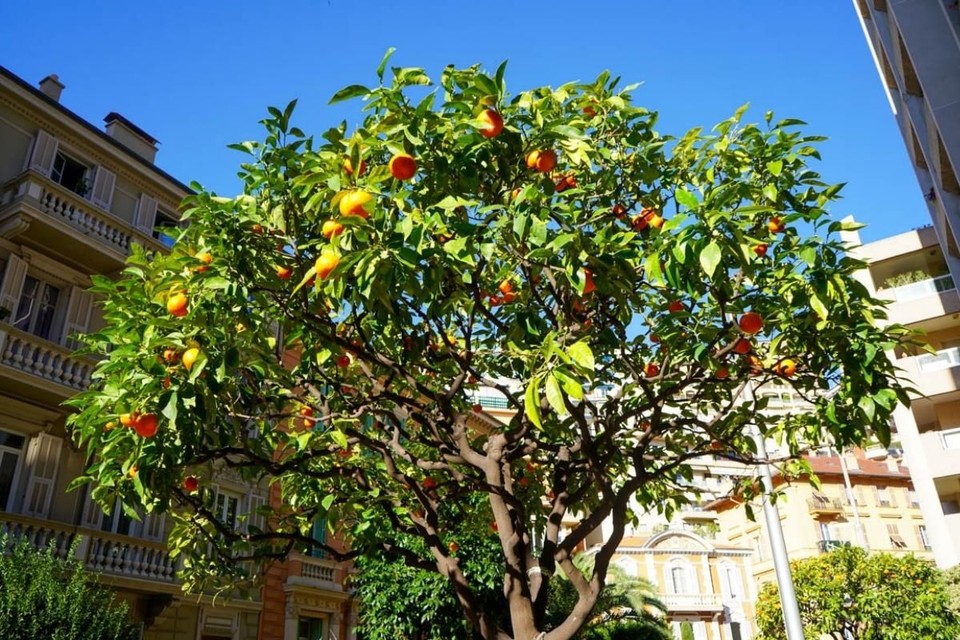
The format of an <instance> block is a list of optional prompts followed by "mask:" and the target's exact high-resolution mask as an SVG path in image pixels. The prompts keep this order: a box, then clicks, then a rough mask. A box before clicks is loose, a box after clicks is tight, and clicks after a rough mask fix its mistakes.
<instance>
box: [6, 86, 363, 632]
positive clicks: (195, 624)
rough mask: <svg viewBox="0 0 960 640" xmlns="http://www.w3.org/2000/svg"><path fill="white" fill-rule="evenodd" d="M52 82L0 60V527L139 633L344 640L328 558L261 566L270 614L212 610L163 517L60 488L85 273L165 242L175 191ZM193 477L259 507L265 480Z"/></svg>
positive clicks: (128, 127) (77, 380) (143, 139)
mask: <svg viewBox="0 0 960 640" xmlns="http://www.w3.org/2000/svg"><path fill="white" fill-rule="evenodd" d="M63 88H64V87H63V85H62V84H61V83H60V82H59V80H58V79H57V78H56V77H54V76H50V77H48V78H45V79H44V80H43V81H41V83H40V86H39V87H34V86H31V85H29V84H28V83H26V82H24V81H23V80H22V79H20V78H18V77H17V76H16V75H14V74H13V73H12V72H10V71H8V70H6V69H3V68H2V67H0V533H5V534H10V535H11V536H15V537H25V538H27V539H29V540H30V541H32V542H33V543H35V544H37V545H46V544H48V543H49V542H51V541H53V542H54V543H55V544H56V547H57V549H58V550H59V552H60V553H64V554H65V553H68V551H69V549H70V546H71V544H73V543H76V544H77V546H76V550H75V554H76V555H77V556H78V558H79V559H80V560H81V561H82V563H83V564H84V565H85V566H86V567H87V568H88V569H89V570H91V571H95V572H98V573H100V574H102V578H101V582H103V583H105V584H107V585H110V586H111V587H113V588H115V589H116V591H117V593H118V594H119V596H120V597H121V598H123V599H124V600H126V601H127V602H128V603H129V604H130V607H131V613H132V615H133V617H134V619H135V620H136V621H137V622H138V623H139V624H140V625H141V628H142V637H143V638H144V640H213V639H221V638H222V639H228V638H229V639H231V640H253V639H254V638H258V637H267V638H278V639H279V638H283V640H294V639H297V640H299V639H301V638H303V639H304V640H321V639H323V640H327V639H328V638H349V637H351V633H350V632H349V627H350V624H348V623H349V622H350V621H349V620H348V618H347V615H346V612H345V610H344V608H343V603H344V602H345V601H346V600H347V599H348V597H349V594H348V593H347V592H346V590H345V588H344V586H343V578H344V577H345V571H344V569H343V567H340V566H338V564H337V563H335V562H333V561H332V560H329V559H326V558H323V557H315V556H314V555H311V554H308V553H304V554H297V555H295V556H294V558H293V559H292V560H291V562H289V563H286V564H284V565H282V566H279V567H277V568H275V569H274V570H273V571H272V572H271V574H270V577H269V580H268V582H269V585H270V588H271V589H273V590H274V591H276V592H274V591H271V593H270V594H269V595H270V596H272V598H268V599H270V600H271V602H272V606H274V607H279V608H280V610H279V611H271V610H270V609H269V607H268V609H267V610H266V611H264V605H263V604H262V603H263V601H264V600H263V599H262V598H261V594H260V593H255V594H253V595H252V596H251V597H249V598H240V597H236V598H233V599H224V598H223V597H220V598H218V599H217V600H216V603H214V600H213V599H212V598H210V597H207V596H200V595H196V594H185V593H183V592H182V590H181V588H180V583H179V581H178V580H177V577H176V575H175V572H176V569H177V564H176V562H175V561H173V560H172V559H171V558H170V556H169V554H168V552H167V549H166V545H165V539H166V534H167V532H168V529H169V527H170V525H171V523H170V522H168V519H167V518H165V517H164V516H163V515H158V516H149V517H145V518H144V519H143V520H142V522H138V521H136V520H134V519H130V518H127V517H125V516H124V515H122V513H121V512H120V510H113V511H112V512H111V513H110V514H109V515H108V514H105V513H104V512H103V511H101V510H100V509H99V508H98V507H97V506H96V505H95V504H93V503H92V502H91V501H90V500H89V498H88V496H87V492H86V491H85V490H80V491H75V492H71V493H67V492H66V487H67V485H68V484H69V483H70V481H72V480H73V479H74V478H75V477H76V476H78V475H80V474H81V473H82V471H83V470H84V455H83V453H82V452H81V451H79V450H77V449H76V448H75V447H74V446H73V445H72V443H71V442H70V441H69V439H68V438H67V437H66V433H65V431H64V420H65V415H66V410H65V409H64V408H63V407H62V406H61V403H62V402H63V401H64V400H66V399H67V398H69V397H70V396H72V395H73V394H75V393H76V392H78V391H80V390H82V389H83V388H85V386H86V385H87V384H88V383H89V382H90V375H91V372H92V370H93V367H94V362H93V361H92V360H90V359H88V358H86V357H78V356H75V355H73V353H72V352H73V348H74V347H75V345H74V344H73V342H72V341H71V339H70V336H71V335H73V334H75V333H78V332H85V331H90V330H95V329H97V328H98V327H99V326H101V322H102V321H101V318H100V314H99V311H98V308H97V306H96V305H95V304H94V299H93V297H92V296H91V294H90V293H88V292H87V291H86V289H87V288H88V287H89V286H90V284H91V282H90V275H91V274H104V275H108V276H110V275H114V274H117V273H118V272H119V270H120V269H121V268H122V266H123V264H124V260H125V259H126V257H127V255H128V254H129V252H130V247H131V245H133V244H134V243H136V244H140V245H143V246H145V247H146V248H148V249H152V250H163V249H164V248H165V247H166V246H169V245H170V243H171V242H172V237H171V236H170V233H171V232H172V229H173V228H174V227H176V225H177V224H178V216H179V214H178V207H179V204H180V202H181V200H182V199H183V198H184V197H185V196H186V195H187V194H188V188H187V187H186V186H185V185H184V184H182V183H181V182H180V181H178V180H177V179H175V178H174V177H172V176H170V175H169V174H167V173H166V172H164V171H163V170H161V169H160V168H158V167H157V166H156V164H155V163H154V160H155V156H156V153H157V146H156V141H155V140H154V139H153V138H152V137H151V136H149V134H147V133H146V132H144V131H143V130H142V129H140V128H139V127H137V126H136V125H134V124H133V123H132V122H130V121H129V120H127V119H126V118H124V117H123V116H121V115H119V114H116V113H111V114H109V115H108V116H107V117H106V118H105V123H106V126H105V128H104V129H100V128H98V127H95V126H93V125H92V124H90V123H89V122H87V121H85V120H84V119H83V118H80V117H79V116H77V115H76V114H74V113H73V112H71V111H70V110H69V109H67V108H65V107H64V106H63V105H61V104H60V97H61V91H62V90H63ZM207 477H208V478H209V484H208V485H207V490H208V491H209V492H210V495H211V498H210V500H211V505H212V507H213V509H214V510H215V512H216V513H217V514H218V515H219V516H220V517H221V519H222V520H223V521H225V522H227V523H229V524H232V525H234V526H238V527H243V526H246V525H245V524H244V519H243V516H244V514H251V513H253V511H254V510H255V509H256V507H257V506H258V505H261V504H264V502H265V501H266V500H267V489H266V487H257V486H250V485H249V484H247V483H245V482H244V481H242V480H241V479H240V478H239V477H238V476H235V475H231V474H229V473H225V472H213V473H212V474H211V475H208V476H207ZM255 518H256V517H253V518H251V521H254V522H255ZM317 555H320V554H317ZM277 593H279V594H280V597H279V598H277V597H276V596H277Z"/></svg>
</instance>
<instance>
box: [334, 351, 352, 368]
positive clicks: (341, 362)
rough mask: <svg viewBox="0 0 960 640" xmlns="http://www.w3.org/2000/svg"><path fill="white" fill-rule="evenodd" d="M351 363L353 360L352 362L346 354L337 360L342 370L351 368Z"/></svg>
mask: <svg viewBox="0 0 960 640" xmlns="http://www.w3.org/2000/svg"><path fill="white" fill-rule="evenodd" d="M351 362H353V360H351V359H350V356H348V355H347V354H345V353H344V354H343V355H341V356H340V357H339V358H337V366H338V367H340V368H341V369H346V368H347V367H349V366H350V363H351Z"/></svg>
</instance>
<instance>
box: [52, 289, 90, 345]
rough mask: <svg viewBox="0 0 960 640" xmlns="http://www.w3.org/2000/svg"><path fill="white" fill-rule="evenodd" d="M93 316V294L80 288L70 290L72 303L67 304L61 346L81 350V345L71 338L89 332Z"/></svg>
mask: <svg viewBox="0 0 960 640" xmlns="http://www.w3.org/2000/svg"><path fill="white" fill-rule="evenodd" d="M92 314H93V294H92V293H90V292H89V291H84V290H83V289H81V288H80V287H76V286H75V287H72V288H71V289H70V302H69V303H68V304H67V315H66V317H65V318H64V320H63V335H62V336H61V339H60V344H62V345H64V346H67V347H70V348H71V349H77V348H79V347H80V343H79V342H77V341H76V340H71V339H70V336H72V335H74V334H76V333H86V332H87V331H89V330H90V318H91V316H92Z"/></svg>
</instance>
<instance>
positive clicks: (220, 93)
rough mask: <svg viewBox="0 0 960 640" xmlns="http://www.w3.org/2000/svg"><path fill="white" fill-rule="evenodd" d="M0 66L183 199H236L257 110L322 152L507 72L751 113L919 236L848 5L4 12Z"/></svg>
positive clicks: (92, 5)
mask: <svg viewBox="0 0 960 640" xmlns="http://www.w3.org/2000/svg"><path fill="white" fill-rule="evenodd" d="M2 13H3V18H4V19H3V20H2V21H0V64H2V65H3V66H5V67H7V68H9V69H10V70H12V71H13V72H14V73H16V74H18V75H20V76H21V77H23V78H25V79H26V80H28V81H30V82H36V81H38V80H40V79H41V78H42V77H44V76H45V75H47V74H49V73H56V74H58V75H59V76H60V79H61V81H62V82H64V83H65V84H66V85H67V88H66V90H65V91H64V94H63V97H62V100H61V101H62V102H63V104H65V105H66V106H67V107H69V108H70V109H73V110H74V111H75V112H77V113H78V114H80V115H81V116H83V117H85V118H87V119H88V120H91V121H92V122H94V123H97V124H99V123H100V122H101V120H102V118H103V116H105V115H106V114H107V113H108V112H110V111H118V112H120V113H122V114H123V115H125V116H126V117H127V118H129V119H130V120H132V121H133V122H135V123H136V124H138V125H139V126H141V127H142V128H143V129H145V130H146V131H147V132H149V133H150V134H152V135H153V136H154V137H156V138H158V139H159V140H160V141H161V143H162V144H161V147H160V153H159V155H158V157H157V163H158V164H159V165H160V166H161V167H162V168H164V169H165V170H167V171H169V172H170V173H172V174H174V175H175V176H177V177H178V178H180V179H182V180H183V181H184V182H189V181H190V180H197V181H199V182H200V183H202V184H203V185H205V186H207V187H208V188H212V189H215V190H217V191H219V192H221V193H231V194H232V193H233V192H235V191H236V190H237V188H238V182H237V180H236V177H235V174H236V168H237V165H238V163H239V162H240V161H241V156H240V154H238V153H236V152H233V151H230V150H228V149H226V148H225V146H226V145H227V144H229V143H231V142H237V141H240V140H246V139H256V138H259V137H260V131H259V127H258V125H257V121H258V120H259V119H260V118H261V117H262V116H263V115H264V113H265V111H266V107H267V105H281V106H282V105H284V104H286V103H287V102H288V101H289V100H291V99H293V98H299V100H300V103H299V107H298V115H297V116H296V118H295V120H296V123H297V124H298V125H299V126H300V127H301V128H303V129H305V130H307V131H313V132H318V133H319V132H320V131H322V130H324V129H326V128H327V127H329V126H331V125H334V124H336V123H337V122H339V121H340V120H342V119H344V118H346V119H348V120H349V121H355V120H356V114H357V110H358V109H359V106H360V103H359V101H351V102H348V103H345V104H339V105H336V106H328V105H327V101H328V99H329V97H330V96H331V95H332V94H333V93H334V92H335V91H336V90H337V89H339V88H341V87H342V86H345V85H347V84H353V83H360V84H365V83H372V82H373V81H374V80H375V75H374V70H375V68H376V65H377V63H378V62H379V61H380V58H381V57H382V55H383V53H384V52H385V50H386V49H387V48H388V47H391V46H393V47H396V48H397V53H396V54H395V55H394V58H393V61H392V62H393V64H397V65H401V66H420V67H424V68H426V70H427V72H428V73H429V74H432V75H433V76H434V77H436V76H438V75H439V71H440V70H441V69H442V68H443V67H444V66H445V65H446V64H448V63H453V64H456V65H469V64H473V63H478V62H479V63H481V64H482V65H484V66H485V67H487V68H488V69H490V70H491V71H492V70H493V69H495V68H496V66H497V65H498V64H499V62H500V61H501V60H504V59H507V60H509V66H508V72H507V84H508V87H509V88H510V89H511V91H513V92H516V91H518V90H522V89H527V88H531V87H535V86H539V85H542V84H553V85H556V84H560V83H562V82H565V81H569V80H590V79H593V78H594V77H595V76H596V75H597V74H598V73H599V72H600V71H602V70H603V69H610V70H611V71H612V72H614V73H615V74H619V75H621V76H622V77H623V79H624V82H625V83H629V82H643V83H644V84H643V86H642V87H641V89H639V90H638V91H637V92H636V94H635V98H636V100H637V102H638V103H640V104H643V105H644V106H646V107H648V108H652V109H656V110H658V111H660V114H661V115H660V125H659V129H660V131H661V132H663V133H675V134H680V133H682V132H683V131H685V130H686V129H687V128H689V127H692V126H696V125H708V126H710V125H713V124H715V123H716V122H718V121H720V120H722V119H724V118H725V117H727V116H729V115H730V114H731V113H732V112H733V111H734V110H735V109H736V108H737V107H738V106H740V105H741V104H743V103H745V102H750V103H751V109H750V111H749V112H748V119H753V120H760V119H761V118H762V116H763V113H764V112H765V111H766V110H768V109H773V110H775V111H776V114H777V116H779V117H796V118H801V119H803V120H806V121H807V122H808V123H809V124H810V127H809V130H810V131H811V132H812V133H817V134H822V135H826V136H829V137H830V140H829V141H828V142H826V143H824V144H823V146H822V147H821V148H822V151H823V155H824V162H822V163H820V165H819V166H818V170H819V171H820V172H821V173H822V174H823V176H824V178H825V179H826V180H827V181H829V182H847V183H849V184H848V187H847V189H846V190H845V191H844V194H845V196H846V197H845V199H844V200H843V201H841V202H840V203H839V204H838V205H835V206H834V208H833V213H834V214H835V215H837V216H844V215H848V214H852V215H854V216H856V218H857V219H858V220H860V221H863V222H867V223H868V224H869V227H868V228H867V229H866V230H864V231H863V232H861V233H862V237H863V238H864V240H874V239H877V238H880V237H884V236H886V235H890V234H894V233H898V232H901V231H905V230H908V229H911V228H914V227H916V226H920V225H923V224H926V223H927V222H928V217H927V211H926V206H925V203H924V201H923V198H922V196H921V193H920V190H919V187H918V186H917V184H916V181H915V179H914V174H913V170H912V169H911V166H910V163H909V160H908V158H907V154H906V151H905V149H904V146H903V142H902V140H901V138H900V135H899V132H898V130H897V126H896V122H895V120H894V117H893V115H892V113H891V112H890V108H889V105H888V103H887V100H886V97H885V96H884V92H883V89H882V86H881V83H880V80H879V78H878V76H877V73H876V70H875V68H874V65H873V60H872V59H871V57H870V53H869V50H868V48H867V45H866V42H865V41H864V38H863V34H862V32H861V30H860V26H859V23H858V22H857V19H856V15H855V13H854V8H853V5H852V3H851V2H848V1H845V0H808V1H806V2H776V1H774V0H765V1H760V0H754V1H747V0H727V1H725V2H708V1H707V0H697V1H694V0H666V1H664V0H660V1H653V0H634V1H632V2H626V1H624V2H613V1H610V2H582V1H581V2H567V1H562V0H557V1H552V2H538V1H527V2H521V1H517V2H497V1H494V0H487V1H486V2H471V3H462V2H456V1H455V0H448V1H447V2H439V1H438V2H415V1H409V2H391V1H385V0H384V1H381V0H367V1H359V0H325V1H310V0H297V1H283V2H281V1H278V2H275V3H269V4H268V3H263V2H253V1H249V0H236V1H231V2H226V1H225V0H205V1H204V2H189V3H188V2H184V1H180V0H171V1H169V2H163V3H145V2H128V1H120V0H110V1H106V0H98V1H97V2H85V3H76V2H63V1H62V0H48V1H47V2H44V3H39V2H8V3H5V6H4V8H3V12H2Z"/></svg>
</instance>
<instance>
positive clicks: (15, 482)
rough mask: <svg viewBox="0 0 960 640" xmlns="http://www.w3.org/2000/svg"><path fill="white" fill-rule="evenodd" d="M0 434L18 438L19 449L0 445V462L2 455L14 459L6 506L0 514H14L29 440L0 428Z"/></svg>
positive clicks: (0, 510)
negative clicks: (8, 455)
mask: <svg viewBox="0 0 960 640" xmlns="http://www.w3.org/2000/svg"><path fill="white" fill-rule="evenodd" d="M0 432H2V433H7V434H10V435H12V436H15V437H17V438H20V440H21V442H20V448H19V449H14V448H13V447H11V446H8V445H4V444H0V462H2V461H3V456H4V454H11V455H13V456H14V457H15V462H14V464H13V473H12V474H11V481H10V489H9V491H8V493H7V495H6V504H5V505H3V506H2V507H0V513H16V510H17V509H18V508H19V504H18V500H17V495H18V492H19V490H20V483H21V480H22V478H21V476H22V475H23V465H24V464H25V461H26V457H27V443H28V442H29V440H30V438H29V437H27V436H26V435H24V434H22V433H18V432H16V431H13V430H11V429H4V428H0Z"/></svg>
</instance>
